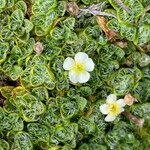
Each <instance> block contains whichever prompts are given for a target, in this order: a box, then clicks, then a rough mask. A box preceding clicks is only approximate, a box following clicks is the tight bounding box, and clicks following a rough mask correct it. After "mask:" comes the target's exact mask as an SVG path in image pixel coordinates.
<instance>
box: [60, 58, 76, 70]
mask: <svg viewBox="0 0 150 150" xmlns="http://www.w3.org/2000/svg"><path fill="white" fill-rule="evenodd" d="M74 62H75V61H74V60H73V59H72V58H71V57H67V58H66V59H65V61H64V64H63V68H64V69H65V70H70V69H71V67H72V66H73V64H74Z"/></svg>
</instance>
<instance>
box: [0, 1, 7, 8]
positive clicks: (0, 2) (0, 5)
mask: <svg viewBox="0 0 150 150" xmlns="http://www.w3.org/2000/svg"><path fill="white" fill-rule="evenodd" d="M5 5H6V0H0V9H2V8H4V7H5Z"/></svg>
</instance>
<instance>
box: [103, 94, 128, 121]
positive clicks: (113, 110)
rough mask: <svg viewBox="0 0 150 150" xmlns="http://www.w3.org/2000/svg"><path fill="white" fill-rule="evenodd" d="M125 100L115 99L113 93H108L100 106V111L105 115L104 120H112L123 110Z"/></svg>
mask: <svg viewBox="0 0 150 150" xmlns="http://www.w3.org/2000/svg"><path fill="white" fill-rule="evenodd" d="M124 106H125V102H124V99H119V100H117V97H116V95H115V94H110V95H109V96H107V100H106V104H103V105H101V106H100V111H101V112H102V113H103V114H105V115H107V116H106V117H105V121H107V122H110V121H114V120H115V118H116V116H118V115H119V114H120V113H121V112H123V111H124V108H123V107H124Z"/></svg>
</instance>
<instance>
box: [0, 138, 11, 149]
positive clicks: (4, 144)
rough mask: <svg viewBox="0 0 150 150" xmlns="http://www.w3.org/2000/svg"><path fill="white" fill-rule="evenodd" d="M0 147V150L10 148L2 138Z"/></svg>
mask: <svg viewBox="0 0 150 150" xmlns="http://www.w3.org/2000/svg"><path fill="white" fill-rule="evenodd" d="M0 149H1V150H9V149H10V146H9V143H8V142H6V141H5V140H3V139H0Z"/></svg>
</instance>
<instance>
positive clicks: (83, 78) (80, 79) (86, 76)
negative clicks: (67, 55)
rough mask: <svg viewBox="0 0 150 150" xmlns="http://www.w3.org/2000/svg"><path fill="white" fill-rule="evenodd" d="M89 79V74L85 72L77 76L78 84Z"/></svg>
mask: <svg viewBox="0 0 150 150" xmlns="http://www.w3.org/2000/svg"><path fill="white" fill-rule="evenodd" d="M89 79H90V74H89V73H88V72H87V71H85V72H83V73H80V74H78V82H79V83H85V82H87V81H88V80H89Z"/></svg>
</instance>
